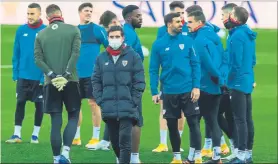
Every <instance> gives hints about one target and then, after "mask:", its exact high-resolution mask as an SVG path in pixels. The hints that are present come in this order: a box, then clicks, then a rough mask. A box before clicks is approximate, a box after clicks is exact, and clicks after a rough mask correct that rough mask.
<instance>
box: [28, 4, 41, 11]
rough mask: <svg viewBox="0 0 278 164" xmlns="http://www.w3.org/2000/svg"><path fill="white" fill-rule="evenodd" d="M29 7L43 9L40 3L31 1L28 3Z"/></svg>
mask: <svg viewBox="0 0 278 164" xmlns="http://www.w3.org/2000/svg"><path fill="white" fill-rule="evenodd" d="M28 8H36V9H39V10H40V11H41V6H40V5H39V4H38V3H31V4H29V5H28Z"/></svg>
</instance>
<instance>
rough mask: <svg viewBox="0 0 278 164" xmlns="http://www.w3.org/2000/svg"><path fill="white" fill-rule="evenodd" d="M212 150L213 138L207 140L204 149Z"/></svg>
mask: <svg viewBox="0 0 278 164" xmlns="http://www.w3.org/2000/svg"><path fill="white" fill-rule="evenodd" d="M211 148H212V139H211V138H205V145H204V147H203V149H206V150H208V149H211Z"/></svg>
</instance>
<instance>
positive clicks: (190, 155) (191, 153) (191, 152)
mask: <svg viewBox="0 0 278 164" xmlns="http://www.w3.org/2000/svg"><path fill="white" fill-rule="evenodd" d="M194 153H195V148H192V147H190V148H189V153H188V157H187V158H188V160H189V161H193V160H194Z"/></svg>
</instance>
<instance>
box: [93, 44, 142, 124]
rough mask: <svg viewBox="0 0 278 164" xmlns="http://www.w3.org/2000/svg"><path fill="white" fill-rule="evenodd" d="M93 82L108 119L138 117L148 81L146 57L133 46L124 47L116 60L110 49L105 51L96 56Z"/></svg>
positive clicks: (97, 98) (96, 95)
mask: <svg viewBox="0 0 278 164" xmlns="http://www.w3.org/2000/svg"><path fill="white" fill-rule="evenodd" d="M92 85H93V95H94V98H95V101H96V103H97V104H98V105H99V106H100V107H101V110H102V118H103V120H104V121H106V120H107V119H118V120H119V119H122V118H131V119H134V120H135V121H137V120H138V118H139V117H138V114H139V113H138V106H139V104H140V103H141V97H142V94H143V92H144V90H145V85H146V83H145V75H144V67H143V63H142V60H141V58H140V56H139V55H138V54H137V53H136V52H135V51H134V50H133V49H132V48H131V47H129V46H127V47H125V48H124V49H122V52H121V54H120V56H119V58H118V60H117V61H116V63H115V64H114V61H113V58H112V56H111V55H110V54H108V52H107V51H105V52H103V53H101V54H100V55H99V56H98V57H97V59H96V63H95V68H94V73H93V75H92Z"/></svg>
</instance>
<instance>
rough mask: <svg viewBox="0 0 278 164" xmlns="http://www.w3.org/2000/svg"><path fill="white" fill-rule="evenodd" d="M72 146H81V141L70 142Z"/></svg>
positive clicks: (77, 139) (78, 139)
mask: <svg viewBox="0 0 278 164" xmlns="http://www.w3.org/2000/svg"><path fill="white" fill-rule="evenodd" d="M72 145H76V146H80V145H81V139H80V138H76V139H74V140H73V141H72Z"/></svg>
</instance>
